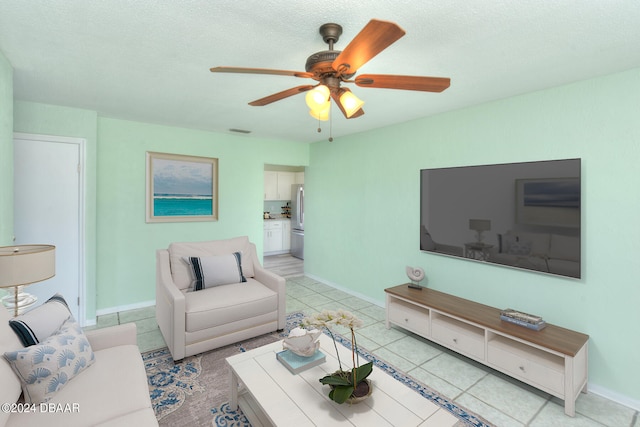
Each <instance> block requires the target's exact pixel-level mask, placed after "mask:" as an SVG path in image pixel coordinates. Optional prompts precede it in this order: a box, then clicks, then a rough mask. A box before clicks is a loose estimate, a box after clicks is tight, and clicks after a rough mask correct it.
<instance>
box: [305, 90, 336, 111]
mask: <svg viewBox="0 0 640 427" xmlns="http://www.w3.org/2000/svg"><path fill="white" fill-rule="evenodd" d="M329 94H330V91H329V88H328V87H327V86H325V85H318V86H316V87H315V88H313V89H311V90H310V91H309V92H307V95H306V96H305V101H306V102H307V105H308V106H309V108H311V109H312V110H320V109H322V108H323V107H324V106H325V104H326V103H327V102H328V101H329Z"/></svg>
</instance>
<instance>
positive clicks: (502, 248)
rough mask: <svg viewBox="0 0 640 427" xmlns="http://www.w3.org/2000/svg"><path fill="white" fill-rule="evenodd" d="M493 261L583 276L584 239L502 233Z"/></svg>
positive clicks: (491, 259) (559, 235)
mask: <svg viewBox="0 0 640 427" xmlns="http://www.w3.org/2000/svg"><path fill="white" fill-rule="evenodd" d="M489 261H491V262H495V263H498V264H504V265H512V266H516V267H526V268H531V269H534V270H538V271H544V272H547V273H552V274H562V275H565V276H571V277H580V239H579V238H578V237H577V236H566V235H562V234H553V233H530V232H524V231H513V230H510V231H508V232H507V233H504V234H499V235H498V245H497V247H496V248H494V250H493V251H492V252H491V253H490V255H489Z"/></svg>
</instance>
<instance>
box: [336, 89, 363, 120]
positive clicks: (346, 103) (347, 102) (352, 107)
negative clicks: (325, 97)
mask: <svg viewBox="0 0 640 427" xmlns="http://www.w3.org/2000/svg"><path fill="white" fill-rule="evenodd" d="M340 105H342V108H343V109H344V112H345V115H346V116H347V118H349V117H351V116H353V115H354V114H355V113H356V112H357V111H358V110H359V109H360V108H362V106H363V105H364V101H363V100H361V99H360V98H358V97H357V96H355V95H354V94H353V92H351V91H345V92H344V93H343V94H342V95H340Z"/></svg>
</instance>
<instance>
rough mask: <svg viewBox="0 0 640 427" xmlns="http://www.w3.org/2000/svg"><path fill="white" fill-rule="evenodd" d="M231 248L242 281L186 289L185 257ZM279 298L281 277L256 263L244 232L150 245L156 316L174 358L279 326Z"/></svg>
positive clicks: (209, 256) (189, 281)
mask: <svg viewBox="0 0 640 427" xmlns="http://www.w3.org/2000/svg"><path fill="white" fill-rule="evenodd" d="M234 252H239V253H240V255H241V263H240V265H241V267H242V275H243V276H244V277H245V278H246V282H240V281H239V280H238V282H239V283H229V284H220V285H218V284H216V285H214V286H211V287H207V288H205V289H202V290H198V291H193V290H192V289H193V282H194V273H193V271H192V267H191V265H190V264H189V262H188V259H189V258H190V257H198V259H199V260H202V263H203V264H204V263H205V262H206V261H207V260H209V261H212V260H216V259H223V258H221V256H228V255H231V254H233V253H234ZM214 257H215V258H214ZM285 300H286V296H285V279H284V278H282V277H280V276H278V275H276V274H274V273H271V272H270V271H267V270H265V269H264V268H262V266H261V265H260V262H259V261H258V256H257V253H256V247H255V245H254V244H253V243H251V242H250V241H249V239H248V238H247V237H246V236H245V237H236V238H233V239H227V240H215V241H206V242H193V243H172V244H171V245H169V248H168V249H159V250H157V251H156V319H157V321H158V326H159V327H160V331H161V332H162V335H163V337H164V340H165V342H166V343H167V346H168V347H169V351H171V355H172V357H173V359H174V360H181V359H183V358H184V357H187V356H191V355H194V354H198V353H202V352H204V351H208V350H212V349H214V348H218V347H222V346H225V345H228V344H232V343H235V342H238V341H242V340H245V339H248V338H252V337H255V336H258V335H262V334H265V333H268V332H272V331H276V330H279V329H284V327H285V317H286V310H285Z"/></svg>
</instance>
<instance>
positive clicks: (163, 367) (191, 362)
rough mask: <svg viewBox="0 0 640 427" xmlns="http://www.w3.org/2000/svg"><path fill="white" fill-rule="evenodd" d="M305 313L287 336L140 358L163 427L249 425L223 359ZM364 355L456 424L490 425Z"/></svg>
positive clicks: (343, 340) (257, 344)
mask: <svg viewBox="0 0 640 427" xmlns="http://www.w3.org/2000/svg"><path fill="white" fill-rule="evenodd" d="M303 317H304V315H303V314H302V313H292V314H289V315H288V316H287V326H286V328H285V330H284V331H283V332H281V333H280V334H278V333H277V332H274V333H271V334H266V335H262V336H260V337H257V338H253V339H250V340H247V341H244V342H241V343H237V344H233V345H229V346H226V347H222V348H220V349H216V350H212V351H208V352H206V353H202V354H199V355H196V356H191V357H186V358H184V359H183V360H182V361H180V362H177V363H176V362H174V361H173V359H172V358H171V354H170V353H169V350H168V349H166V348H165V349H161V350H156V351H151V352H147V353H144V354H143V355H142V359H143V361H144V364H145V369H146V371H147V378H148V381H149V392H150V395H151V403H152V406H153V410H154V411H155V413H156V417H157V419H158V422H159V424H160V425H161V426H172V427H173V426H178V427H180V426H220V427H221V426H225V427H231V426H233V427H251V425H250V424H249V422H248V421H247V419H246V418H245V417H244V415H243V414H242V411H240V410H238V411H231V410H230V408H229V404H228V399H229V386H230V385H229V375H228V368H227V366H226V363H225V359H226V358H227V357H229V356H233V355H234V354H238V353H240V352H244V351H247V350H251V349H254V348H257V347H260V346H263V345H266V344H269V343H272V342H275V341H278V340H280V339H282V338H283V337H284V336H286V335H287V334H288V331H289V330H291V329H292V328H294V327H296V326H298V324H299V323H300V320H301V319H302V318H303ZM334 335H335V337H336V341H338V342H339V343H341V344H342V345H344V346H345V347H347V348H351V341H350V340H349V339H346V338H344V337H342V336H340V335H339V334H334ZM358 351H359V352H360V357H363V358H364V359H366V360H368V361H373V362H374V365H375V366H376V367H377V368H378V369H381V370H383V371H384V372H386V373H388V374H389V375H391V376H393V377H394V378H395V379H396V380H398V381H401V382H402V383H403V384H405V385H406V386H407V387H410V388H411V389H413V390H415V391H416V392H417V393H419V394H420V395H421V396H422V397H424V398H426V399H428V400H430V401H431V402H433V403H435V404H436V405H438V406H440V407H442V408H444V409H446V410H447V411H449V412H450V413H451V414H453V415H454V416H455V417H456V418H458V420H459V422H458V423H457V424H456V426H473V427H491V425H490V424H488V423H487V421H486V420H484V419H482V418H480V417H479V416H477V415H475V414H474V413H472V412H470V411H468V410H466V409H464V408H462V407H460V406H458V405H457V404H455V403H454V402H452V401H450V400H449V399H447V398H445V397H443V396H441V395H440V394H439V393H438V392H436V391H435V390H432V389H431V388H429V387H427V386H426V385H424V384H422V383H420V382H419V381H417V380H415V379H414V378H411V377H410V376H409V375H407V374H406V373H404V372H402V371H400V370H398V369H396V368H395V367H394V366H393V365H390V364H388V363H387V362H385V361H384V360H382V359H380V358H378V357H376V356H375V355H374V354H373V353H371V352H369V351H367V350H365V349H362V348H358Z"/></svg>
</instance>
